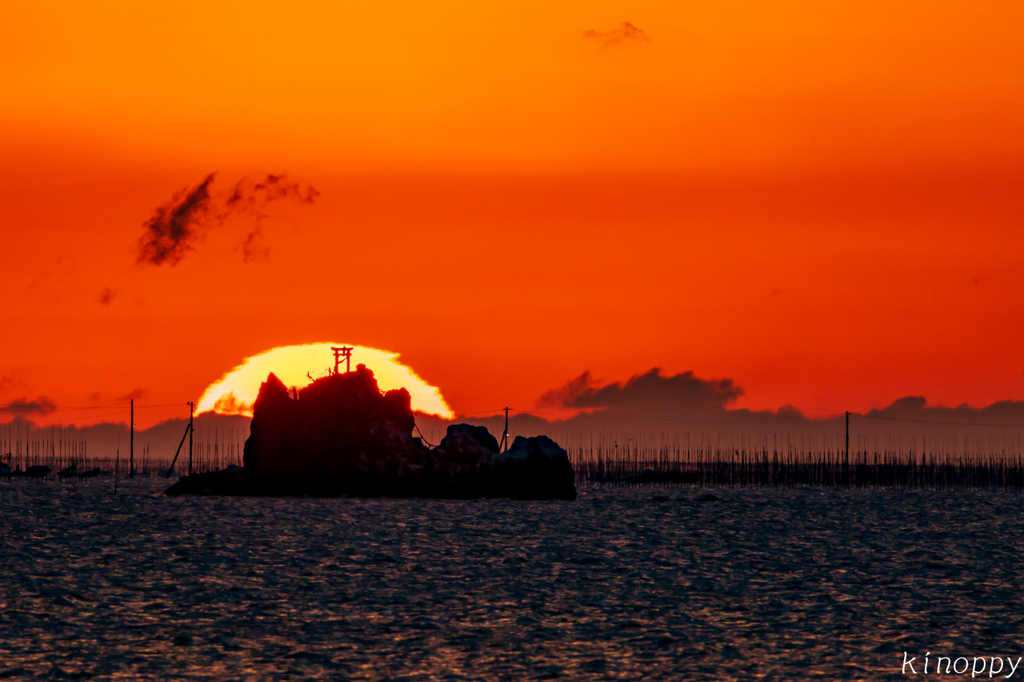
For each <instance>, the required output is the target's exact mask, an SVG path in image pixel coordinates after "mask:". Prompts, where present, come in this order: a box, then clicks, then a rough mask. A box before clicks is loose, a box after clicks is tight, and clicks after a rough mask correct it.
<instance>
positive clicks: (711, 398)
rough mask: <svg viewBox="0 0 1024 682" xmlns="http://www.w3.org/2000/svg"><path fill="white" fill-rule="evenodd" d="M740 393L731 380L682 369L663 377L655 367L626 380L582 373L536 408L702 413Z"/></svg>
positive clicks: (722, 405) (724, 404)
mask: <svg viewBox="0 0 1024 682" xmlns="http://www.w3.org/2000/svg"><path fill="white" fill-rule="evenodd" d="M742 395H743V389H742V388H740V387H739V386H737V385H736V384H735V383H733V381H732V379H721V380H707V379H700V378H698V377H696V376H694V374H693V372H684V373H682V374H676V375H673V376H665V375H663V374H662V373H661V370H660V369H658V368H657V367H655V368H654V369H652V370H650V371H649V372H646V373H645V374H637V375H634V376H632V377H630V379H629V380H628V381H626V382H617V383H611V384H606V385H604V386H601V385H598V384H597V382H595V381H594V380H593V378H592V377H591V376H590V372H584V373H583V374H581V375H580V376H578V377H576V378H575V379H572V380H571V381H569V382H568V383H566V384H565V385H564V386H561V387H560V388H556V389H554V390H552V391H548V392H547V393H545V394H544V395H543V396H541V398H540V400H539V401H538V403H537V404H538V406H540V407H545V406H546V407H558V408H563V409H566V408H567V409H583V410H587V409H599V410H605V411H608V412H614V413H617V414H628V413H637V414H640V413H643V414H665V413H673V414H687V413H688V414H693V413H698V414H706V413H708V412H721V411H724V410H725V409H726V407H727V406H728V405H729V404H730V403H733V402H735V401H736V399H737V398H739V397H740V396H742Z"/></svg>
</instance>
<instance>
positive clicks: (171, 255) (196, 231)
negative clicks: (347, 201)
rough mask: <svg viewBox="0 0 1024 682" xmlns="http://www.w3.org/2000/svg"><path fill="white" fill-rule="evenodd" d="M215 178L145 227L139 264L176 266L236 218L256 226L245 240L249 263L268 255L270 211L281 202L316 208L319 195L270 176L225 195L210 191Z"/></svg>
mask: <svg viewBox="0 0 1024 682" xmlns="http://www.w3.org/2000/svg"><path fill="white" fill-rule="evenodd" d="M214 177H215V174H214V173H211V174H210V175H208V176H207V177H206V179H205V180H204V181H203V182H202V183H200V184H199V185H197V186H196V187H195V188H193V189H191V190H189V189H188V188H185V189H183V190H181V191H180V192H178V193H177V194H175V195H174V197H172V198H171V201H169V202H168V203H167V204H165V205H163V206H160V207H159V208H157V209H156V211H155V212H154V213H153V217H151V218H150V219H149V220H148V221H146V223H145V224H144V226H145V228H146V231H145V233H144V234H143V236H142V237H141V239H140V240H139V253H138V262H139V263H151V264H153V265H162V264H164V263H168V264H170V265H175V264H177V263H178V262H179V261H180V260H181V259H182V258H184V256H185V254H186V252H188V251H189V250H190V249H192V248H193V245H194V244H195V242H196V240H197V239H198V238H199V237H200V236H201V234H202V231H203V230H204V229H206V228H209V227H212V226H218V225H223V224H224V222H225V221H227V220H228V219H230V218H232V217H236V216H237V217H249V218H250V219H251V220H252V224H251V226H250V227H248V228H247V229H246V233H245V236H244V237H243V238H242V243H241V249H242V258H243V260H244V261H245V262H249V261H251V260H255V259H257V258H260V257H265V256H266V255H267V251H268V249H267V245H266V240H265V239H264V237H263V220H264V219H266V218H268V217H269V216H268V214H267V213H266V212H265V210H266V208H267V206H268V205H269V204H271V203H274V202H278V201H293V202H297V203H302V204H312V203H313V202H314V201H316V199H317V197H319V196H320V192H318V191H317V190H316V189H314V188H313V187H311V186H310V185H308V184H304V183H301V182H297V181H292V180H288V179H287V178H286V176H284V175H274V174H271V173H267V174H265V175H262V176H258V177H245V178H242V179H241V180H239V181H238V182H237V183H235V185H234V186H233V187H232V188H231V190H230V191H228V192H226V193H224V194H217V193H214V192H212V191H211V189H210V188H211V185H212V183H213V180H214Z"/></svg>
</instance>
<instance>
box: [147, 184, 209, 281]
mask: <svg viewBox="0 0 1024 682" xmlns="http://www.w3.org/2000/svg"><path fill="white" fill-rule="evenodd" d="M214 175H215V174H214V173H210V174H209V175H207V176H206V179H205V180H203V181H202V182H201V183H199V184H198V185H196V186H195V187H193V188H192V189H189V188H187V187H186V188H185V189H182V190H180V191H178V192H177V193H176V194H175V195H174V196H173V197H171V200H170V201H168V202H167V203H166V204H163V205H162V206H158V207H157V209H156V210H155V211H154V212H153V215H152V217H151V218H150V219H149V220H147V221H146V222H145V223H143V226H144V227H145V232H144V233H143V235H142V237H141V238H140V239H139V257H138V262H139V263H151V264H153V265H163V264H164V263H167V264H169V265H177V263H178V262H179V261H180V260H181V259H182V258H184V257H185V252H186V251H188V250H189V249H191V248H192V244H193V242H194V241H195V240H196V237H197V235H198V230H199V228H200V227H202V226H203V225H204V224H205V221H206V220H207V219H208V218H209V216H210V185H211V184H213V178H214Z"/></svg>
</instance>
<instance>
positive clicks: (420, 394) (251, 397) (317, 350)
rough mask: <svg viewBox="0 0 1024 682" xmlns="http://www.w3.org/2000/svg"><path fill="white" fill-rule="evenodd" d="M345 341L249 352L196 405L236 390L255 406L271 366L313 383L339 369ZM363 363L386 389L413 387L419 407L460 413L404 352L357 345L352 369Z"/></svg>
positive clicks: (297, 382)
mask: <svg viewBox="0 0 1024 682" xmlns="http://www.w3.org/2000/svg"><path fill="white" fill-rule="evenodd" d="M344 345H351V344H343V343H315V344H306V345H301V346H285V347H283V348H275V349H273V350H269V351H266V352H265V353H260V354H259V355H254V356H253V357H250V358H247V359H246V360H245V361H244V362H243V363H242V364H240V365H239V366H238V367H235V368H234V369H233V370H231V371H230V372H228V373H227V374H225V375H224V376H223V377H221V378H220V379H219V380H218V381H217V382H215V383H214V384H212V385H210V386H209V387H208V388H207V389H206V391H205V392H204V393H203V397H202V398H200V400H199V404H198V405H197V407H196V411H197V412H206V411H209V410H213V409H214V406H215V404H216V403H217V401H218V400H221V399H223V398H226V397H227V396H229V395H233V396H234V399H235V400H236V401H239V402H242V403H245V404H246V405H248V406H251V405H252V403H253V402H254V401H255V400H256V395H257V393H258V392H259V389H260V384H261V383H262V382H263V381H265V380H266V378H267V375H269V374H270V373H271V372H273V373H274V374H276V375H277V377H278V378H279V379H280V380H281V381H283V382H284V384H285V385H286V386H297V387H299V388H302V387H304V386H306V385H307V384H309V383H310V378H309V377H310V376H312V377H313V378H318V377H320V376H321V375H322V374H323V372H324V370H325V369H328V368H331V369H333V367H334V354H333V353H332V352H331V346H344ZM357 364H364V365H366V366H367V367H369V368H370V369H371V370H373V373H374V376H376V378H377V385H378V386H380V389H381V390H382V391H389V390H391V389H393V388H403V387H404V388H406V389H408V391H409V393H410V395H411V396H412V409H413V410H417V411H419V412H426V413H429V414H436V415H440V416H442V417H445V418H451V417H453V416H454V415H453V414H452V411H451V410H450V409H449V407H448V405H447V404H446V403H445V401H444V398H443V397H442V396H441V392H440V391H439V390H438V389H437V388H436V387H434V386H431V385H430V384H428V383H427V382H425V381H423V379H421V378H420V377H418V376H417V375H416V373H415V372H414V371H413V370H412V368H410V367H407V366H405V365H403V364H402V363H401V362H399V361H398V353H392V352H389V351H386V350H379V349H377V348H365V347H362V346H355V347H354V350H353V351H352V369H355V366H356V365H357ZM342 368H344V365H342ZM341 371H344V369H342V370H341ZM250 414H251V412H250Z"/></svg>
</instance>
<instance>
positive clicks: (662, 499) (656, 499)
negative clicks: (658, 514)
mask: <svg viewBox="0 0 1024 682" xmlns="http://www.w3.org/2000/svg"><path fill="white" fill-rule="evenodd" d="M651 502H668V498H667V497H665V496H664V495H655V496H654V497H652V498H651Z"/></svg>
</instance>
